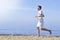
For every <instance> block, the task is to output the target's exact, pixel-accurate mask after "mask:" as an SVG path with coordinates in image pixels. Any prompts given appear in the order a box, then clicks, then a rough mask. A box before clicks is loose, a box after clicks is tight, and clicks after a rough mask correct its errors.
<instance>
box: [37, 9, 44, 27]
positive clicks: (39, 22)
mask: <svg viewBox="0 0 60 40" xmlns="http://www.w3.org/2000/svg"><path fill="white" fill-rule="evenodd" d="M41 13H42V11H41V10H40V11H38V15H37V16H39V15H40V14H41ZM43 23H44V22H43V17H38V23H37V27H40V28H41V27H43Z"/></svg>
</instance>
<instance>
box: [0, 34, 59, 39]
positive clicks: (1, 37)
mask: <svg viewBox="0 0 60 40" xmlns="http://www.w3.org/2000/svg"><path fill="white" fill-rule="evenodd" d="M0 40H60V37H56V36H41V37H37V36H13V35H8V36H7V35H5V36H4V35H0Z"/></svg>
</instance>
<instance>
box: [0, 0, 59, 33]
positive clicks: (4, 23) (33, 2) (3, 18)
mask: <svg viewBox="0 0 60 40" xmlns="http://www.w3.org/2000/svg"><path fill="white" fill-rule="evenodd" d="M38 5H41V6H42V11H43V13H44V15H45V17H44V21H45V25H44V27H46V28H48V29H51V30H59V29H60V27H59V26H60V18H59V17H60V1H59V0H0V29H8V30H16V31H17V30H18V33H19V32H20V33H25V32H28V33H29V32H30V33H33V31H34V32H36V24H37V19H36V18H35V17H34V16H35V15H37V13H38V12H37V10H36V8H37V6H38ZM32 30H33V31H32ZM12 32H15V31H12ZM53 32H54V31H53ZM3 33H4V32H3ZM42 33H44V32H42Z"/></svg>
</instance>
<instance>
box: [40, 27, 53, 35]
mask: <svg viewBox="0 0 60 40" xmlns="http://www.w3.org/2000/svg"><path fill="white" fill-rule="evenodd" d="M41 30H44V31H48V32H50V34H51V33H52V32H51V30H49V29H46V28H41Z"/></svg>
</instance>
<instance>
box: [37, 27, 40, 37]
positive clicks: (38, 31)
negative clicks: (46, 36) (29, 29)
mask: <svg viewBox="0 0 60 40" xmlns="http://www.w3.org/2000/svg"><path fill="white" fill-rule="evenodd" d="M37 36H38V37H39V36H40V28H39V27H37Z"/></svg>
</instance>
